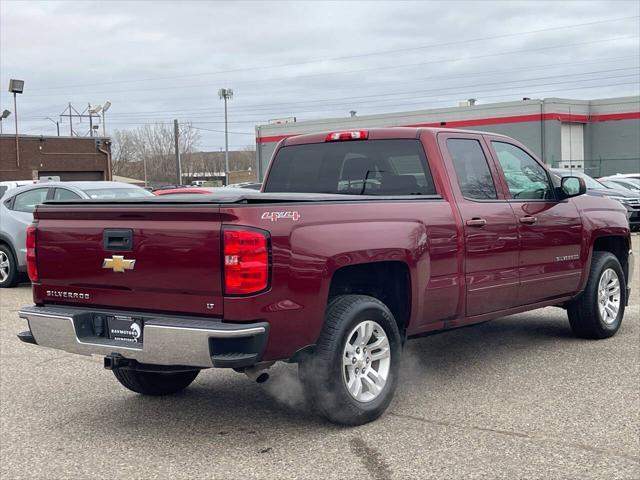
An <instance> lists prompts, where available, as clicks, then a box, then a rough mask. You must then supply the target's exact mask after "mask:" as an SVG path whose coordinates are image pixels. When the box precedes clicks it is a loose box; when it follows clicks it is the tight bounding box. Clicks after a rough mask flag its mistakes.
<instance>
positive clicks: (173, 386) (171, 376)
mask: <svg viewBox="0 0 640 480" xmlns="http://www.w3.org/2000/svg"><path fill="white" fill-rule="evenodd" d="M198 373H200V370H190V371H186V372H170V373H164V372H145V371H140V370H131V369H127V368H118V369H116V370H113V374H114V375H115V377H116V378H117V379H118V381H119V382H120V383H121V384H122V385H124V386H125V387H127V388H128V389H129V390H131V391H132V392H136V393H140V394H142V395H156V396H158V395H171V394H173V393H178V392H180V391H182V390H184V389H185V388H187V387H188V386H189V385H191V382H193V381H194V380H195V378H196V377H197V376H198Z"/></svg>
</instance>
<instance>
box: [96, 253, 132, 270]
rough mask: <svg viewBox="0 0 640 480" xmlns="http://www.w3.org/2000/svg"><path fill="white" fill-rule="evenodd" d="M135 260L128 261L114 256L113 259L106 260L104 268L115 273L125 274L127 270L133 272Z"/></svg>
mask: <svg viewBox="0 0 640 480" xmlns="http://www.w3.org/2000/svg"><path fill="white" fill-rule="evenodd" d="M135 264H136V261H135V260H127V259H126V258H124V257H123V256H122V255H112V256H111V258H105V259H104V261H103V262H102V268H110V269H111V270H113V271H114V272H120V273H124V271H125V270H133V267H134V266H135Z"/></svg>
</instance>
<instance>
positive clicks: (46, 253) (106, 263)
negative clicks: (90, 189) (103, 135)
mask: <svg viewBox="0 0 640 480" xmlns="http://www.w3.org/2000/svg"><path fill="white" fill-rule="evenodd" d="M219 210H220V209H219V207H218V206H217V205H206V206H197V207H196V206H193V205H191V206H190V207H189V208H188V209H187V208H184V207H180V206H176V205H174V206H169V205H167V206H165V205H153V206H148V205H135V204H134V205H126V206H123V205H117V204H114V205H103V204H101V205H99V206H97V205H96V206H94V205H77V206H69V205H64V206H63V205H59V206H57V205H56V206H53V205H44V206H41V207H39V208H38V211H37V212H36V219H37V221H38V230H37V257H38V259H37V262H38V272H39V282H38V283H36V284H34V299H35V300H36V302H37V303H47V304H53V303H57V304H66V305H77V306H81V305H83V304H90V305H92V306H94V307H98V306H103V307H110V308H121V309H126V310H146V311H171V312H175V313H178V312H184V313H188V314H195V315H213V316H218V315H222V303H223V302H222V278H221V252H220V248H221V246H220V230H221V228H220V227H221V222H220V213H219ZM129 235H130V237H131V245H129V246H127V245H126V242H125V245H122V242H120V241H119V240H118V238H119V236H121V237H123V238H124V237H127V236H129ZM107 237H108V238H107ZM132 260H135V263H134V262H131V261H132Z"/></svg>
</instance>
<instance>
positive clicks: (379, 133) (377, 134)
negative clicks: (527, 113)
mask: <svg viewBox="0 0 640 480" xmlns="http://www.w3.org/2000/svg"><path fill="white" fill-rule="evenodd" d="M361 130H365V131H367V132H368V134H369V136H368V138H367V140H383V139H394V138H418V136H419V135H420V134H421V133H423V132H429V133H430V134H432V135H437V134H438V133H441V132H442V133H464V134H468V135H492V136H495V137H503V138H508V137H506V135H501V134H499V133H494V132H481V131H477V130H466V129H457V128H447V127H446V126H442V127H388V128H352V129H348V128H345V129H339V130H327V131H324V132H317V133H303V134H300V135H292V136H290V137H286V138H284V139H283V140H282V142H283V143H282V145H283V146H285V145H286V146H289V145H302V144H308V143H324V141H325V138H326V137H327V135H328V134H330V133H334V132H350V131H361ZM356 141H359V140H356Z"/></svg>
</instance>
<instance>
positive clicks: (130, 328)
mask: <svg viewBox="0 0 640 480" xmlns="http://www.w3.org/2000/svg"><path fill="white" fill-rule="evenodd" d="M107 331H108V332H109V338H110V339H111V340H119V341H122V342H131V343H142V332H143V324H142V319H140V318H134V317H128V316H120V315H115V316H108V317H107Z"/></svg>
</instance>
